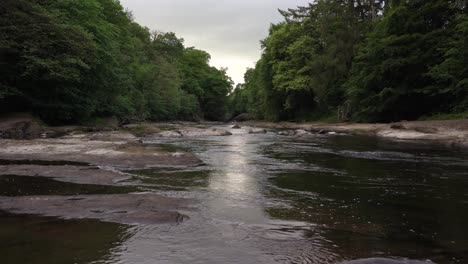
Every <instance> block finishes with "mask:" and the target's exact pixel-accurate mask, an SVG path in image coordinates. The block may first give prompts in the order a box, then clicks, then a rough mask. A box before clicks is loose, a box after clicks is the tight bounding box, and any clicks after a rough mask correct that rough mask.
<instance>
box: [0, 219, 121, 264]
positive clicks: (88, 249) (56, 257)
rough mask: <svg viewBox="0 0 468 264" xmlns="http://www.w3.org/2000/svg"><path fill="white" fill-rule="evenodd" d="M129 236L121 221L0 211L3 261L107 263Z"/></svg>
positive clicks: (31, 263)
mask: <svg viewBox="0 0 468 264" xmlns="http://www.w3.org/2000/svg"><path fill="white" fill-rule="evenodd" d="M125 236H126V234H125V226H123V225H118V224H110V223H101V222H98V221H96V220H79V221H78V220H68V221H66V220H59V219H54V218H48V217H33V216H16V215H10V214H6V213H2V212H0V256H1V263H2V264H19V263H28V264H44V263H48V264H49V263H54V264H55V263H56V264H66V263H76V264H85V263H91V262H92V261H95V260H99V262H100V263H104V262H105V261H110V260H111V254H112V252H113V250H114V249H115V248H117V247H118V245H119V244H120V241H122V240H125V239H126V237H125ZM101 261H102V262H101Z"/></svg>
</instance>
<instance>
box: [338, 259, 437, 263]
mask: <svg viewBox="0 0 468 264" xmlns="http://www.w3.org/2000/svg"><path fill="white" fill-rule="evenodd" d="M431 263H432V264H434V262H432V261H420V260H409V259H402V260H396V259H387V258H368V259H358V260H352V261H345V262H343V263H342V264H431Z"/></svg>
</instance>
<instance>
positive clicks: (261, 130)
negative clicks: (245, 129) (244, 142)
mask: <svg viewBox="0 0 468 264" xmlns="http://www.w3.org/2000/svg"><path fill="white" fill-rule="evenodd" d="M266 133H267V131H266V129H264V128H252V129H250V130H249V134H266Z"/></svg>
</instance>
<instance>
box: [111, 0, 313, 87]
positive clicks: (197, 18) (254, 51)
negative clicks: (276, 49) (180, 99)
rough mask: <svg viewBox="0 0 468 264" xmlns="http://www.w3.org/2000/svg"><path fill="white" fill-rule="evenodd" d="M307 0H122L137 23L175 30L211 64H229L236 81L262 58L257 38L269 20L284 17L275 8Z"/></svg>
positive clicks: (300, 4) (229, 71)
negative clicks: (207, 57)
mask: <svg viewBox="0 0 468 264" xmlns="http://www.w3.org/2000/svg"><path fill="white" fill-rule="evenodd" d="M309 1H310V0H121V1H120V2H121V4H122V5H123V6H124V8H127V9H129V10H131V11H132V12H133V15H134V17H135V20H136V22H138V23H139V24H140V25H142V26H146V27H148V28H149V29H151V30H159V31H163V32H174V33H176V34H177V36H178V37H179V38H183V39H184V40H185V45H186V46H187V47H192V46H193V47H195V48H197V49H201V50H205V51H207V52H208V53H210V54H211V65H212V66H215V67H217V68H220V67H227V68H228V75H229V76H230V77H231V78H232V79H233V81H234V83H241V82H243V79H244V73H245V70H246V68H248V67H250V68H252V67H254V65H255V62H256V61H257V60H258V59H259V58H260V55H261V49H260V40H262V39H264V38H265V37H266V36H267V35H268V28H269V27H270V23H276V22H280V21H282V20H283V19H282V17H281V15H280V14H279V13H278V8H280V9H287V8H295V7H297V6H304V5H307V3H308V2H309Z"/></svg>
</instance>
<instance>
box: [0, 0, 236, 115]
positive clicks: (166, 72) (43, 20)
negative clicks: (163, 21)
mask: <svg viewBox="0 0 468 264" xmlns="http://www.w3.org/2000/svg"><path fill="white" fill-rule="evenodd" d="M190 57H193V58H190ZM192 60H194V61H195V62H196V63H192ZM208 63H209V55H208V54H207V53H206V52H203V51H196V50H195V49H193V48H185V47H184V44H183V40H182V39H179V38H177V37H176V35H175V34H174V33H160V32H155V33H152V34H151V33H150V32H149V30H148V29H147V28H143V27H141V26H139V25H138V24H137V23H135V22H133V20H132V16H131V14H127V13H126V12H125V11H124V10H123V8H122V6H121V5H120V3H119V2H118V1H116V0H82V1H75V0H5V1H2V3H0V66H1V67H0V111H1V112H9V111H30V112H35V113H37V114H38V115H40V116H41V117H42V118H44V119H45V120H47V121H49V122H52V123H63V122H77V121H83V120H86V119H90V118H91V117H96V116H117V117H119V118H120V119H151V120H169V119H177V118H182V119H196V118H198V117H203V116H206V117H207V118H211V119H219V118H222V117H224V108H223V107H222V104H224V103H225V101H226V98H227V94H228V92H229V91H230V86H231V82H230V81H229V78H228V77H227V75H226V72H225V71H224V70H218V69H215V68H212V67H210V66H209V64H208ZM191 67H196V69H192V68H191ZM198 71H200V73H198Z"/></svg>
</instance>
